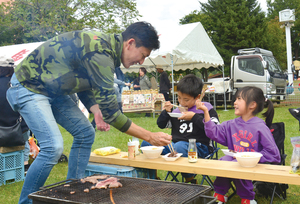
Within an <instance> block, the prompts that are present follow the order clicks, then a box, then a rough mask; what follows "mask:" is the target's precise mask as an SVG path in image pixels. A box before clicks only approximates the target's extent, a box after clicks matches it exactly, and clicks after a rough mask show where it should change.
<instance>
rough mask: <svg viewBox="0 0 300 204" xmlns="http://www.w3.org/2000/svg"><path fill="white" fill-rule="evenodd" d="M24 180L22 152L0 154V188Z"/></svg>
mask: <svg viewBox="0 0 300 204" xmlns="http://www.w3.org/2000/svg"><path fill="white" fill-rule="evenodd" d="M23 180H24V150H20V151H15V152H9V153H0V186H1V185H3V184H4V185H5V184H7V183H14V182H17V181H23Z"/></svg>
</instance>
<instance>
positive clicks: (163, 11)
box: [137, 0, 267, 33]
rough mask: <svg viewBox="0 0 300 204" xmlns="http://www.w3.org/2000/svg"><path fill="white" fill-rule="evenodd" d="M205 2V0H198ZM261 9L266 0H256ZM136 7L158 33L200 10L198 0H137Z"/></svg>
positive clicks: (144, 19) (143, 19)
mask: <svg viewBox="0 0 300 204" xmlns="http://www.w3.org/2000/svg"><path fill="white" fill-rule="evenodd" d="M200 2H207V0H200ZM258 2H259V3H260V4H261V8H262V10H263V11H267V2H266V0H258ZM137 9H138V11H139V13H140V14H141V15H143V17H142V18H140V20H142V21H147V22H149V23H151V24H152V25H153V26H154V27H155V28H156V30H157V31H158V33H161V32H163V31H164V30H165V29H169V28H171V27H172V26H174V25H178V24H179V19H181V18H183V17H184V16H185V15H187V14H189V13H191V12H192V11H193V10H200V4H199V2H198V0H151V1H148V0H137Z"/></svg>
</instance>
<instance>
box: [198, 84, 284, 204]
mask: <svg viewBox="0 0 300 204" xmlns="http://www.w3.org/2000/svg"><path fill="white" fill-rule="evenodd" d="M265 101H266V100H265V97H264V94H263V91H262V90H261V89H260V88H257V87H252V86H247V87H244V88H242V89H239V90H238V92H237V93H236V100H235V102H234V108H235V112H234V113H235V115H238V116H240V117H239V118H236V119H233V120H230V121H226V122H223V123H222V124H220V125H216V124H215V123H213V122H212V121H211V120H210V117H209V113H208V109H207V107H206V106H205V104H204V103H202V102H201V101H199V100H198V101H197V102H196V106H197V108H198V109H201V110H203V111H204V117H205V118H204V120H205V123H204V126H205V132H206V135H207V136H208V137H209V138H211V139H212V140H215V141H216V142H218V143H220V144H222V145H224V146H227V147H228V149H229V150H233V151H236V152H260V153H261V154H262V155H263V156H262V157H261V159H260V161H259V163H265V162H270V163H279V162H280V153H279V150H278V148H277V146H276V143H275V141H274V138H273V136H272V133H271V131H270V129H269V128H270V127H271V125H272V120H273V116H274V108H273V103H272V102H271V101H269V100H267V103H268V110H267V111H266V112H265V113H264V114H263V116H264V117H266V123H265V122H264V121H263V120H262V119H260V118H258V117H256V116H255V115H256V114H258V113H259V112H261V111H262V110H263V109H264V103H265ZM220 160H225V161H234V162H236V159H235V158H233V157H231V156H227V155H226V156H224V157H222V158H221V159H220ZM231 181H233V183H234V185H235V186H236V191H237V194H238V195H239V196H240V197H241V199H242V202H241V203H242V204H256V201H255V200H254V198H255V193H254V191H253V185H252V181H251V180H242V179H232V178H223V177H217V178H216V180H215V182H214V187H215V194H214V196H215V197H216V198H217V199H218V201H219V203H218V204H221V203H226V201H227V196H225V194H226V193H227V192H228V190H229V189H230V187H231V185H230V183H231Z"/></svg>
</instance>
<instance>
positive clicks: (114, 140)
mask: <svg viewBox="0 0 300 204" xmlns="http://www.w3.org/2000/svg"><path fill="white" fill-rule="evenodd" d="M289 108H293V107H292V106H277V107H275V117H274V120H273V122H284V123H285V132H286V139H285V153H286V154H287V155H288V156H287V159H286V165H290V160H291V155H292V151H293V148H292V145H291V142H290V137H295V136H299V123H298V121H297V120H296V119H295V118H294V117H293V116H292V115H291V114H290V113H289V111H288V109H289ZM217 112H218V114H219V118H220V121H221V122H223V121H226V120H230V119H233V118H235V117H236V116H235V115H234V111H233V109H228V110H227V111H224V110H223V109H222V108H220V109H217ZM126 115H127V116H128V117H129V118H131V119H132V121H133V122H134V123H136V124H137V125H140V126H142V127H144V128H145V129H147V130H150V131H153V132H157V131H163V132H166V133H170V130H169V129H164V130H161V129H159V128H158V127H157V125H156V119H157V116H156V118H155V119H154V118H152V117H144V113H142V114H137V113H127V114H126ZM61 132H62V134H63V137H64V154H65V155H67V156H69V152H70V149H71V145H72V139H73V138H72V136H71V135H70V134H69V133H68V132H66V131H65V130H64V129H63V128H61ZM129 138H131V137H130V136H128V135H126V134H124V133H121V132H119V131H117V130H116V129H114V128H112V129H111V130H110V131H109V132H100V131H97V132H96V138H95V142H94V144H93V147H92V150H94V149H96V148H100V147H105V146H115V147H117V148H120V149H121V150H122V151H127V141H128V140H129ZM219 147H221V148H226V147H222V146H220V145H219ZM219 154H220V156H222V154H223V153H222V152H221V151H220V152H219ZM67 170H68V167H67V163H58V164H57V165H55V167H54V168H53V170H52V172H51V174H50V176H49V178H48V179H47V181H46V184H45V185H49V184H52V183H56V182H58V181H62V180H65V179H66V175H67ZM158 176H159V177H160V178H161V179H164V178H165V176H166V171H160V170H159V171H158ZM196 178H197V180H198V183H200V181H201V178H202V177H201V175H197V177H196ZM211 178H212V179H214V177H211ZM22 185H23V182H17V183H12V184H7V185H2V186H0V192H1V193H0V204H2V203H3V204H4V203H5V204H15V203H17V202H18V199H19V195H20V192H21V189H22ZM299 196H300V185H299V186H296V185H289V189H288V190H287V200H284V201H283V200H281V199H279V198H278V197H275V199H274V201H273V203H274V204H281V203H286V204H290V203H293V204H296V203H299ZM256 199H257V201H258V203H259V204H264V203H270V201H269V200H266V199H264V198H261V197H256ZM240 202H241V201H240V198H239V197H238V196H234V197H233V198H232V199H231V200H230V201H229V203H232V204H239V203H240Z"/></svg>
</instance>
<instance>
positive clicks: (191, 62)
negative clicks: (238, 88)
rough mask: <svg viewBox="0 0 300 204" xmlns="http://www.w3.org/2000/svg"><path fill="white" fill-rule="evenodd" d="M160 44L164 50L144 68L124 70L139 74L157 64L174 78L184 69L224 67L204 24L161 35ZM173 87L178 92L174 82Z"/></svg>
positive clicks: (176, 28) (148, 60) (148, 61)
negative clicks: (174, 75) (170, 72)
mask: <svg viewBox="0 0 300 204" xmlns="http://www.w3.org/2000/svg"><path fill="white" fill-rule="evenodd" d="M159 41H160V48H159V49H158V50H155V51H153V52H152V53H151V55H150V56H149V57H148V58H147V59H146V60H145V62H144V63H143V64H142V65H139V66H137V65H134V66H131V67H130V68H128V69H126V68H124V67H121V68H122V71H123V72H124V73H126V72H138V69H139V67H141V66H143V67H146V68H155V65H162V66H163V67H164V69H165V70H168V71H172V77H173V71H178V70H180V69H181V70H186V69H194V68H198V69H201V68H209V67H218V66H222V67H224V61H223V59H222V57H221V55H220V54H219V52H218V51H217V49H216V47H215V46H214V44H213V43H212V41H211V40H210V38H209V36H208V35H207V33H206V31H205V29H204V28H203V26H202V24H201V23H200V22H197V23H191V24H185V25H179V26H177V27H174V28H172V29H170V30H168V31H167V32H165V33H161V34H159ZM223 76H224V70H223ZM172 81H174V80H173V79H172ZM172 88H173V90H174V84H173V83H172ZM224 92H225V90H224ZM173 100H174V94H173Z"/></svg>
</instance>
